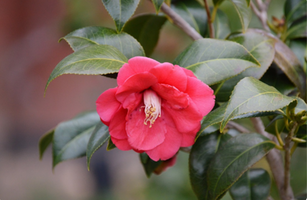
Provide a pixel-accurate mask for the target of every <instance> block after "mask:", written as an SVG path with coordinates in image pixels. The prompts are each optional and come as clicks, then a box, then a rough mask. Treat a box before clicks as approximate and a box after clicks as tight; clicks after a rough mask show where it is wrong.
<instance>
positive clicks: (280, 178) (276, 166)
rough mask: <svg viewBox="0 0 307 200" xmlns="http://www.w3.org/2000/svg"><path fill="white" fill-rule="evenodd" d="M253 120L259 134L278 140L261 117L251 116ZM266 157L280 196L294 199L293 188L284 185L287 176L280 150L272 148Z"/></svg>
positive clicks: (283, 198) (288, 199) (290, 199)
mask: <svg viewBox="0 0 307 200" xmlns="http://www.w3.org/2000/svg"><path fill="white" fill-rule="evenodd" d="M251 121H252V123H253V125H254V127H255V129H256V131H257V132H258V133H259V134H261V135H263V136H265V137H267V138H269V139H271V140H273V141H275V142H277V139H276V137H275V136H273V135H271V134H269V133H267V132H266V131H265V127H264V125H263V122H262V120H261V119H260V118H259V117H256V118H251ZM266 158H267V161H268V163H269V165H270V168H271V171H272V174H273V177H274V179H275V182H276V185H277V188H278V192H279V196H280V198H281V199H282V200H292V199H294V194H293V191H292V188H291V186H290V185H289V187H288V189H287V191H285V190H284V188H285V186H284V179H285V178H284V177H285V175H284V172H285V170H284V168H283V162H282V157H281V154H280V152H279V151H278V150H277V149H272V150H271V151H270V152H269V153H268V154H267V156H266Z"/></svg>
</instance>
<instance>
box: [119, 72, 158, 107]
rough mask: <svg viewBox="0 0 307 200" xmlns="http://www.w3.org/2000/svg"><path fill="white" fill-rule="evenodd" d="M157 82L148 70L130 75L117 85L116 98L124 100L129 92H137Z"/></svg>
mask: <svg viewBox="0 0 307 200" xmlns="http://www.w3.org/2000/svg"><path fill="white" fill-rule="evenodd" d="M155 83H157V78H156V77H155V76H154V75H152V74H151V73H148V72H143V73H139V74H135V75H133V76H130V77H129V78H128V79H127V80H126V81H125V82H124V83H123V84H122V85H121V86H119V87H118V90H117V93H116V99H117V100H118V101H120V102H122V103H123V102H124V101H125V99H126V98H127V97H128V96H129V95H130V94H131V93H139V92H142V91H144V90H145V89H147V88H149V87H150V86H152V85H153V84H155Z"/></svg>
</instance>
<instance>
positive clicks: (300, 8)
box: [284, 0, 307, 24]
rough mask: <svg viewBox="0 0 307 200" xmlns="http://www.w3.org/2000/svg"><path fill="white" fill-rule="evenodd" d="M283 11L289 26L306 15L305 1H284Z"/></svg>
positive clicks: (306, 2)
mask: <svg viewBox="0 0 307 200" xmlns="http://www.w3.org/2000/svg"><path fill="white" fill-rule="evenodd" d="M284 11H285V17H286V21H287V23H288V24H289V23H291V22H293V21H295V20H297V19H299V18H301V17H303V16H305V15H307V1H306V0H286V3H285V9H284Z"/></svg>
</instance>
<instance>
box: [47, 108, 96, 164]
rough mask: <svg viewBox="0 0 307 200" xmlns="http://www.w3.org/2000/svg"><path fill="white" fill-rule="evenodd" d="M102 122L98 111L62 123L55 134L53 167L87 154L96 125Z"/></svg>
mask: <svg viewBox="0 0 307 200" xmlns="http://www.w3.org/2000/svg"><path fill="white" fill-rule="evenodd" d="M98 123H101V121H100V118H99V116H98V114H97V112H88V113H85V114H82V115H79V116H77V117H76V118H74V119H72V120H69V121H66V122H62V123H60V124H59V125H58V126H57V127H56V128H55V130H54V136H53V144H52V149H53V167H55V166H56V165H57V164H58V163H60V162H62V161H65V160H68V159H73V158H79V157H82V156H85V153H86V147H87V143H88V141H89V139H90V136H91V134H92V133H93V131H94V129H95V126H96V125H97V124H98Z"/></svg>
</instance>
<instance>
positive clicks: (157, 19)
mask: <svg viewBox="0 0 307 200" xmlns="http://www.w3.org/2000/svg"><path fill="white" fill-rule="evenodd" d="M165 21H166V17H164V16H158V15H154V14H145V15H139V16H136V17H135V18H133V19H131V20H130V21H129V22H128V23H127V24H126V26H125V28H124V31H125V32H127V33H129V34H130V35H132V36H133V37H134V38H135V39H137V41H139V43H140V44H141V45H142V46H143V48H144V50H145V53H146V55H147V56H149V55H150V54H151V53H152V52H153V50H154V48H155V47H156V45H157V43H158V39H159V34H160V30H161V28H162V26H163V24H164V23H165Z"/></svg>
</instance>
